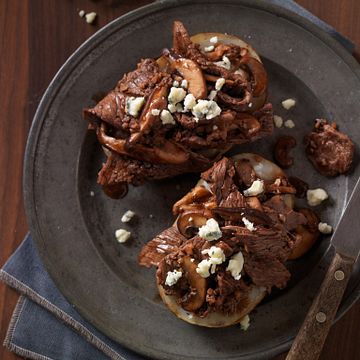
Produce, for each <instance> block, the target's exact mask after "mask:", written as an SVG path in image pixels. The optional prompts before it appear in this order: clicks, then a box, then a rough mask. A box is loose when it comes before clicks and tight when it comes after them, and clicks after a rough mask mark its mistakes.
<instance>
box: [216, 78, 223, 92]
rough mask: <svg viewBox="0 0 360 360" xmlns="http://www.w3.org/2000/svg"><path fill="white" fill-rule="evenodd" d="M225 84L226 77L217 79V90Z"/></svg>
mask: <svg viewBox="0 0 360 360" xmlns="http://www.w3.org/2000/svg"><path fill="white" fill-rule="evenodd" d="M224 84H225V79H224V78H219V79H217V80H216V83H215V90H216V91H220V90H221V88H222V87H223V86H224Z"/></svg>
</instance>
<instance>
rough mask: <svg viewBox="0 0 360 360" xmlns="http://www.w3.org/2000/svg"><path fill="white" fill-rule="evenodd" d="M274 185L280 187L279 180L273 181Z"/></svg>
mask: <svg viewBox="0 0 360 360" xmlns="http://www.w3.org/2000/svg"><path fill="white" fill-rule="evenodd" d="M274 185H276V186H280V185H281V179H280V178H277V179H276V180H275V181H274Z"/></svg>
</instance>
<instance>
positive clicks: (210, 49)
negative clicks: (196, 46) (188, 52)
mask: <svg viewBox="0 0 360 360" xmlns="http://www.w3.org/2000/svg"><path fill="white" fill-rule="evenodd" d="M213 50H214V45H210V46H205V47H204V51H205V52H210V51H213Z"/></svg>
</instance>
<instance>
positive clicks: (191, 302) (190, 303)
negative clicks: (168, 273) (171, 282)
mask: <svg viewBox="0 0 360 360" xmlns="http://www.w3.org/2000/svg"><path fill="white" fill-rule="evenodd" d="M181 267H182V269H183V270H184V273H185V276H186V278H187V280H188V282H189V288H190V291H188V292H187V293H186V294H185V295H184V296H183V297H182V298H181V299H180V303H181V306H182V307H183V308H184V309H185V310H187V311H192V312H193V311H196V310H197V309H199V308H200V307H201V305H202V304H203V303H204V301H205V296H206V287H207V281H206V279H205V278H203V277H201V276H200V275H199V274H198V273H197V272H196V268H197V262H195V261H194V262H192V261H191V258H190V257H189V256H184V257H183V258H182V261H181Z"/></svg>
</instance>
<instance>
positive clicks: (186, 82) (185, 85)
mask: <svg viewBox="0 0 360 360" xmlns="http://www.w3.org/2000/svg"><path fill="white" fill-rule="evenodd" d="M180 86H181V87H182V88H184V89H187V87H188V81H187V80H185V79H184V80H183V81H182V82H181V84H180Z"/></svg>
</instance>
